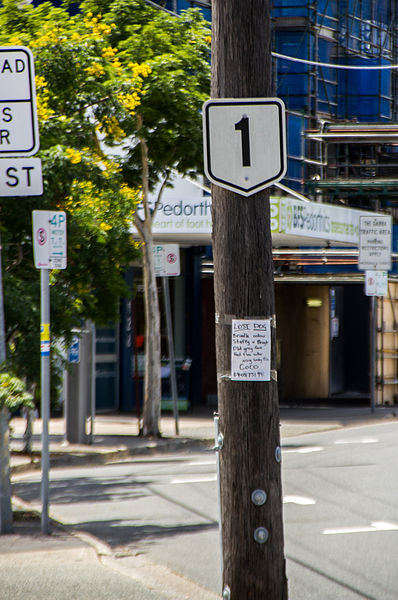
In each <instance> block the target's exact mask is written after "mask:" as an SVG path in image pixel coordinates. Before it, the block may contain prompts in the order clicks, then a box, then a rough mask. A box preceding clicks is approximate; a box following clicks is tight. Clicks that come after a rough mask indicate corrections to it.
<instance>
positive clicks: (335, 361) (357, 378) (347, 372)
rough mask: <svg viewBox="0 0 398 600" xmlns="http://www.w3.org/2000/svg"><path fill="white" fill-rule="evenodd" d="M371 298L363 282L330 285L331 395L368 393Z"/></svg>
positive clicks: (366, 395) (360, 395)
mask: <svg viewBox="0 0 398 600" xmlns="http://www.w3.org/2000/svg"><path fill="white" fill-rule="evenodd" d="M369 336H370V331H369V298H368V297H367V296H365V294H364V290H363V286H362V285H341V286H333V287H331V288H330V396H331V397H335V398H336V397H339V396H343V397H344V398H349V397H352V399H356V398H358V397H359V398H360V397H363V398H364V399H365V398H367V397H368V396H369V339H370V337H369Z"/></svg>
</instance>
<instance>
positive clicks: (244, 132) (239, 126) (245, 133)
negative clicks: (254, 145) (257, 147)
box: [235, 115, 250, 167]
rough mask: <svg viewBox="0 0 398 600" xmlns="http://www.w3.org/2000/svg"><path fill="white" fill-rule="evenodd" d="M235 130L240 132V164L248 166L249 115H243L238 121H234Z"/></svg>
mask: <svg viewBox="0 0 398 600" xmlns="http://www.w3.org/2000/svg"><path fill="white" fill-rule="evenodd" d="M235 131H240V132H241V142H242V166H243V167H250V137H249V117H246V116H245V115H244V116H243V117H242V118H241V120H240V121H238V123H235Z"/></svg>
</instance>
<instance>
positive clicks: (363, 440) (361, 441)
mask: <svg viewBox="0 0 398 600" xmlns="http://www.w3.org/2000/svg"><path fill="white" fill-rule="evenodd" d="M378 441H379V440H378V439H377V438H359V439H357V440H352V439H351V440H336V441H335V442H334V443H335V444H336V445H338V444H377V443H378Z"/></svg>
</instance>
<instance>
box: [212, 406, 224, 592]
mask: <svg viewBox="0 0 398 600" xmlns="http://www.w3.org/2000/svg"><path fill="white" fill-rule="evenodd" d="M219 422H220V418H219V416H218V414H217V413H214V443H215V445H214V450H215V451H216V465H217V499H218V528H219V532H220V568H221V588H222V582H223V573H224V559H223V544H222V520H221V517H222V514H221V478H220V452H221V450H222V447H223V442H224V438H223V435H222V434H220V432H219Z"/></svg>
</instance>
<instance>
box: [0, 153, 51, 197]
mask: <svg viewBox="0 0 398 600" xmlns="http://www.w3.org/2000/svg"><path fill="white" fill-rule="evenodd" d="M42 193H43V179H42V173H41V160H40V158H2V159H1V160H0V197H6V196H41V195H42Z"/></svg>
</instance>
